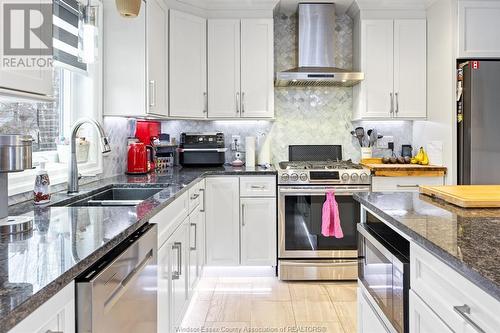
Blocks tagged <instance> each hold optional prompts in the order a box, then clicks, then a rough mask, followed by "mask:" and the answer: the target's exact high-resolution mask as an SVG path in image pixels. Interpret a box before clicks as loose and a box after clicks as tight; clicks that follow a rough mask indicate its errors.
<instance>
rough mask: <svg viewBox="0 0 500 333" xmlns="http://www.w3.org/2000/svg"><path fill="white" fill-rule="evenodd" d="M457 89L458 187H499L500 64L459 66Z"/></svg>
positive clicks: (465, 64) (498, 62) (473, 63)
mask: <svg viewBox="0 0 500 333" xmlns="http://www.w3.org/2000/svg"><path fill="white" fill-rule="evenodd" d="M458 85H459V89H458V92H459V98H458V184H463V185H469V184H500V170H499V166H500V60H482V61H467V62H464V63H461V64H459V66H458ZM460 88H461V89H460ZM460 92H461V94H460Z"/></svg>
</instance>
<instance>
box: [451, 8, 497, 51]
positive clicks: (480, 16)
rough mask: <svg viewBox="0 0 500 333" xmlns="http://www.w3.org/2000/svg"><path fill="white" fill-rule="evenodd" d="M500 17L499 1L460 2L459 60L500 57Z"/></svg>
mask: <svg viewBox="0 0 500 333" xmlns="http://www.w3.org/2000/svg"><path fill="white" fill-rule="evenodd" d="M499 17H500V2H499V1H458V25H459V26H458V31H459V36H458V38H459V40H458V56H459V58H499V57H500V34H498V31H500V20H499V19H498V18H499Z"/></svg>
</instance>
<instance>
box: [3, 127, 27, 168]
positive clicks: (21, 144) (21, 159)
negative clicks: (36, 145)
mask: <svg viewBox="0 0 500 333" xmlns="http://www.w3.org/2000/svg"><path fill="white" fill-rule="evenodd" d="M32 143H33V138H32V137H31V136H30V135H19V134H2V135H0V172H1V173H4V172H18V171H23V170H26V169H31V168H32V152H33V146H32Z"/></svg>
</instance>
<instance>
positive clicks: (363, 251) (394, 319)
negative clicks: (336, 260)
mask: <svg viewBox="0 0 500 333" xmlns="http://www.w3.org/2000/svg"><path fill="white" fill-rule="evenodd" d="M357 228H358V232H359V238H358V241H359V244H358V245H359V246H358V253H359V261H358V278H359V281H360V282H361V283H362V284H363V286H364V287H365V289H366V290H367V292H368V293H369V294H370V296H371V298H372V299H373V300H374V301H375V303H376V304H372V305H373V306H375V307H377V308H378V309H379V310H380V311H378V312H379V313H382V314H383V315H384V316H385V319H387V320H384V321H385V322H389V323H390V324H391V325H392V326H393V328H394V329H395V331H396V332H398V333H407V332H409V320H408V314H409V304H408V297H409V290H410V260H409V258H410V243H409V241H408V240H406V239H405V238H403V237H402V236H401V235H399V234H398V233H397V232H396V231H394V230H392V229H391V228H390V227H389V226H387V225H386V224H385V223H383V222H382V221H380V220H379V219H378V218H377V217H375V216H374V215H372V214H370V213H369V212H366V221H365V223H359V224H358V227H357Z"/></svg>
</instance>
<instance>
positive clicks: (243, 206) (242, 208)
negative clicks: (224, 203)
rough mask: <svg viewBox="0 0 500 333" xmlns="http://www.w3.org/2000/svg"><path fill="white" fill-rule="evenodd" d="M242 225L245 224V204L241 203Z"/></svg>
mask: <svg viewBox="0 0 500 333" xmlns="http://www.w3.org/2000/svg"><path fill="white" fill-rule="evenodd" d="M241 226H242V227H244V226H245V204H241Z"/></svg>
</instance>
